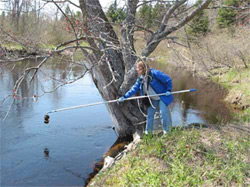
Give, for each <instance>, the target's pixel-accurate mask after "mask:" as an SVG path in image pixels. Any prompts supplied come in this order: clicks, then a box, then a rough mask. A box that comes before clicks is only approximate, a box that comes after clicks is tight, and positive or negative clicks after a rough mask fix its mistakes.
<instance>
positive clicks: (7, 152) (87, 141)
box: [0, 63, 229, 186]
mask: <svg viewBox="0 0 250 187" xmlns="http://www.w3.org/2000/svg"><path fill="white" fill-rule="evenodd" d="M24 64H25V63H19V64H17V65H16V66H15V67H13V66H12V65H10V66H2V68H1V69H0V100H3V99H4V98H5V97H6V96H7V95H10V94H11V93H12V89H13V85H14V83H15V81H16V80H17V78H18V77H19V76H20V75H21V68H22V67H23V66H24ZM155 67H156V68H157V69H160V70H162V71H165V69H166V67H165V66H162V65H155ZM52 69H53V71H52ZM41 70H42V72H40V73H39V74H38V78H37V79H35V81H34V83H33V84H32V85H30V84H29V82H28V81H25V82H24V83H23V84H22V85H21V87H20V88H21V90H20V92H19V95H20V100H18V101H16V102H15V103H14V104H13V106H12V109H11V111H10V113H9V116H8V117H7V119H6V120H5V121H2V119H3V117H4V116H5V114H6V112H7V111H8V107H9V105H10V103H11V101H12V99H11V98H8V99H7V100H6V101H5V102H4V103H3V104H2V105H0V117H1V118H0V120H1V121H0V124H1V186H80V185H84V180H85V179H86V178H87V176H88V174H89V173H91V172H92V171H93V168H92V166H93V165H94V163H95V162H97V161H99V160H100V159H101V158H102V155H103V153H105V152H106V151H108V149H109V147H110V146H111V145H112V144H113V143H114V142H115V140H116V138H117V137H116V134H115V133H114V131H113V130H112V126H113V124H112V121H111V118H110V116H109V114H108V111H107V109H106V106H105V105H98V106H91V107H87V108H81V109H77V110H70V111H64V112H58V113H54V114H51V115H50V117H51V120H50V124H49V125H45V124H44V123H43V118H44V115H45V113H46V112H48V111H50V110H54V109H58V108H64V107H71V106H74V105H82V104H88V103H94V102H99V101H102V98H101V96H100V94H99V93H98V91H97V89H96V87H95V85H94V84H93V82H92V80H91V78H90V76H89V75H86V76H85V77H84V78H82V79H80V80H78V81H77V82H75V83H73V84H69V85H66V86H63V87H61V88H59V89H58V90H56V91H54V92H52V93H48V94H45V95H43V96H42V97H39V98H38V100H37V101H34V100H33V98H32V95H34V94H35V95H40V94H42V93H43V90H47V91H48V90H51V89H52V88H53V87H54V86H56V85H57V84H59V83H62V82H63V81H64V80H65V79H66V78H68V79H70V80H72V79H74V78H76V77H79V76H80V75H81V72H82V68H81V67H79V66H77V67H74V68H73V69H72V70H71V67H68V66H66V65H65V64H61V65H60V64H52V63H51V64H48V65H45V66H44V67H43V68H42V69H41ZM165 72H166V73H168V74H169V75H171V76H172V78H173V85H174V88H173V90H174V91H176V90H182V89H190V88H197V89H198V91H197V93H192V94H190V93H187V94H179V95H175V102H174V103H173V104H172V106H171V110H172V118H173V125H174V126H177V125H183V124H190V123H207V122H209V123H218V122H220V121H227V120H228V119H229V110H228V109H227V108H226V106H225V105H224V104H223V102H222V101H221V100H222V98H223V96H224V94H225V92H224V91H223V90H222V89H221V88H220V87H218V86H217V85H214V84H211V83H207V82H204V81H200V80H198V79H195V78H194V77H192V76H191V75H189V74H186V73H184V71H182V70H174V71H171V72H170V71H168V70H167V71H165ZM49 75H50V76H53V79H57V80H58V81H51V78H50V77H49ZM27 88H29V91H27ZM21 98H24V99H21Z"/></svg>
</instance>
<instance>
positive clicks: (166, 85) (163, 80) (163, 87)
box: [124, 68, 174, 106]
mask: <svg viewBox="0 0 250 187" xmlns="http://www.w3.org/2000/svg"><path fill="white" fill-rule="evenodd" d="M149 77H152V78H151V79H149V84H150V86H151V87H152V88H153V90H154V91H155V93H156V94H160V93H166V92H167V91H169V92H171V90H172V79H171V78H170V77H169V76H168V75H166V74H164V73H163V72H161V71H159V70H156V69H153V68H151V69H150V71H149ZM138 91H140V93H141V95H144V93H143V80H142V78H141V77H139V78H138V79H137V80H136V83H135V84H134V85H133V86H132V88H131V89H130V90H129V91H128V92H127V93H126V94H125V95H124V98H129V97H131V96H133V95H135V94H136V93H137V92H138ZM160 98H161V100H162V101H163V102H164V103H165V104H166V105H167V106H168V105H170V104H171V103H172V102H173V100H174V97H173V95H169V96H166V95H162V96H160Z"/></svg>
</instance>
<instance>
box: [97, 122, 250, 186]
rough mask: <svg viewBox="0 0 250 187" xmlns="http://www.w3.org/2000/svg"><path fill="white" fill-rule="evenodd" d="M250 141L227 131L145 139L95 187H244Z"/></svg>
mask: <svg viewBox="0 0 250 187" xmlns="http://www.w3.org/2000/svg"><path fill="white" fill-rule="evenodd" d="M249 158H250V139H249V135H248V134H247V133H241V132H240V133H239V132H233V129H228V127H225V128H223V129H222V130H221V131H218V130H216V129H205V130H203V131H200V130H195V129H192V130H185V131H183V130H178V129H177V130H174V131H173V132H172V133H171V134H170V135H167V136H157V135H154V136H146V137H143V139H142V142H141V143H140V144H139V145H138V147H137V149H136V150H135V151H133V152H131V153H129V154H128V156H127V157H126V158H124V159H122V160H121V161H120V162H119V163H118V164H116V165H115V166H114V167H112V168H111V169H108V170H107V171H105V172H104V173H100V174H98V175H97V177H96V178H95V184H94V185H93V186H117V187H118V186H128V187H129V186H156V187H157V186H159V187H160V186H218V185H223V186H232V185H233V186H243V185H246V184H247V182H249V180H250V172H249V171H250V160H249Z"/></svg>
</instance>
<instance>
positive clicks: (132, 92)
mask: <svg viewBox="0 0 250 187" xmlns="http://www.w3.org/2000/svg"><path fill="white" fill-rule="evenodd" d="M140 85H141V79H140V78H138V79H137V80H136V83H135V84H134V85H133V86H132V88H131V89H130V90H129V91H128V92H127V93H126V94H125V95H124V98H129V97H131V96H133V95H135V94H136V93H137V92H138V91H139V90H140Z"/></svg>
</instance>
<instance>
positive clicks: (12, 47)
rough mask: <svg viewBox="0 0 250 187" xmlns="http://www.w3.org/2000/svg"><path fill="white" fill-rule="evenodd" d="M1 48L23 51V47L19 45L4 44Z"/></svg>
mask: <svg viewBox="0 0 250 187" xmlns="http://www.w3.org/2000/svg"><path fill="white" fill-rule="evenodd" d="M2 46H3V47H6V48H7V49H8V50H22V49H23V46H22V45H21V44H13V43H5V44H3V45H2Z"/></svg>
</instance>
